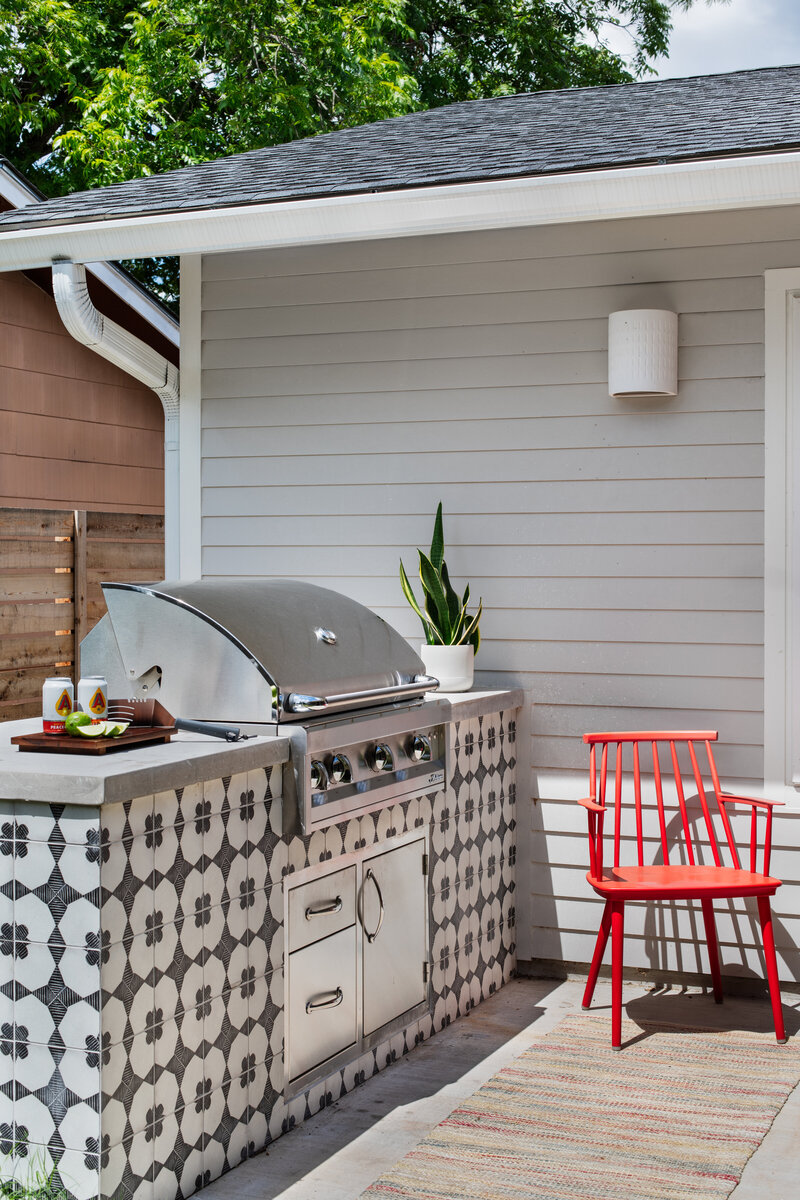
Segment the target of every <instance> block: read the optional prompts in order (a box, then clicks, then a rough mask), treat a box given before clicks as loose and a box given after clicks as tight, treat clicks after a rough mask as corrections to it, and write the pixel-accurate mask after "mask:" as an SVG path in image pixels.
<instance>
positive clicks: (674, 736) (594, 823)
mask: <svg viewBox="0 0 800 1200" xmlns="http://www.w3.org/2000/svg"><path fill="white" fill-rule="evenodd" d="M583 740H584V741H585V742H587V743H588V744H589V791H590V798H591V799H592V800H593V801H594V802H595V803H596V804H599V805H600V807H601V809H602V810H603V812H600V813H590V865H591V871H592V874H593V875H594V876H595V877H598V878H599V877H601V876H602V873H603V818H604V815H605V812H606V811H607V809H608V807H610V806H609V805H608V804H607V799H608V793H609V783H610V781H609V778H608V776H609V769H610V768H609V748H610V747H614V752H613V763H614V765H613V772H614V803H613V809H614V813H613V820H614V826H613V830H614V832H613V846H614V867H616V868H618V867H619V866H620V864H621V855H622V852H623V845H624V844H625V843H624V842H623V838H624V836H625V830H624V828H623V825H624V823H625V821H624V818H625V813H626V809H627V808H629V807H630V806H629V805H626V803H625V801H626V799H627V797H628V795H629V791H630V788H629V785H628V784H627V783H626V780H625V776H626V773H627V774H628V775H629V776H630V779H631V780H632V784H633V806H632V807H633V817H634V820H635V828H636V856H637V861H638V865H639V866H640V867H641V866H645V865H646V864H645V859H644V851H645V829H644V818H645V812H646V805H645V802H644V800H643V790H642V780H643V775H650V774H652V793H653V795H654V797H655V807H656V810H657V815H658V830H659V838H660V842H661V853H662V856H663V858H662V861H663V862H664V863H665V864H667V863H669V856H670V846H671V845H673V846H674V845H676V844H677V845H680V843H681V839H680V838H679V837H677V838H676V837H673V838H670V836H669V832H668V817H667V811H668V803H669V801H670V799H671V798H672V797H673V796H674V798H675V800H676V801H677V809H678V814H679V818H680V829H681V831H682V834H683V838H682V844H683V846H684V849H685V853H686V858H687V859H688V862H689V864H690V865H694V864H695V863H696V862H697V861H698V859H699V858H700V854H701V851H700V837H699V831H697V830H696V831H695V833H694V834H693V833H692V822H691V820H690V814H689V810H688V807H687V793H688V794H696V796H697V798H698V800H699V805H700V814H701V818H702V828H704V831H705V834H706V837H707V840H708V844H709V846H710V849H711V854H712V857H713V860H714V864H715V866H718V867H719V866H722V865H723V864H722V853H721V848H720V842H719V840H718V837H717V832H716V830H715V827H714V819H715V817H718V818H719V821H720V822H721V824H722V829H723V832H724V841H725V844H727V849H728V851H729V852H730V856H731V859H732V863H733V866H734V867H736V868H737V869H738V868H739V867H740V863H739V855H738V852H737V849H736V843H735V841H734V838H733V830H732V828H731V823H730V818H729V816H728V813H727V812H726V809H725V804H724V803H722V802H721V796H722V795H723V793H722V788H721V786H720V781H719V774H718V772H717V768H716V764H715V762H714V754H713V751H712V749H711V743H712V742H714V741H716V740H717V733H716V731H715V730H707V729H706V730H665V731H653V732H643V733H634V732H630V733H587V734H584V738H583ZM699 742H702V743H703V745H704V747H705V752H706V757H707V759H708V769H709V774H710V776H711V788H710V789H709V788H708V786H707V785H706V783H705V782H704V780H703V772H702V771H701V769H700V763H699V762H698V757H697V751H696V745H697V743H699ZM628 744H630V745H631V747H632V755H631V756H630V757H631V759H632V761H631V763H630V766H629V767H628V768H627V772H626V766H625V761H624V760H625V759H626V758H628V755H627V754H626V753H624V749H625V748H626V747H627V746H628ZM598 746H599V747H600V764H599V769H598V763H597V747H598ZM659 747H661V752H662V754H663V759H662V757H661V755H660V754H659ZM684 747H685V752H686V753H687V754H688V758H689V771H688V772H687V771H685V768H684V771H682V769H681V763H680V759H679V750H682V748H684ZM651 765H652V772H651V771H650V770H649V769H648V768H650V766H651ZM684 774H685V775H686V778H684ZM648 790H649V788H648ZM709 790H710V791H711V803H710V802H709ZM712 805H713V808H712ZM755 820H756V810H755V809H753V814H752V821H753V829H752V837H751V867H750V869H751V870H753V871H754V870H755V846H756V836H755V834H756V831H755Z"/></svg>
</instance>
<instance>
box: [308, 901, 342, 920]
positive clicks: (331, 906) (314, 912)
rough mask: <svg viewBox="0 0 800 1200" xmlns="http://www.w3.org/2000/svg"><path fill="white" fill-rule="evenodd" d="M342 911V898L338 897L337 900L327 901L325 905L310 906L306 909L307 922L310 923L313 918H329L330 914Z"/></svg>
mask: <svg viewBox="0 0 800 1200" xmlns="http://www.w3.org/2000/svg"><path fill="white" fill-rule="evenodd" d="M341 911H342V897H341V896H337V897H336V899H335V900H326V901H325V902H324V904H310V905H309V906H308V908H307V909H306V920H307V921H310V920H311V918H312V917H327V916H328V914H329V913H337V912H341Z"/></svg>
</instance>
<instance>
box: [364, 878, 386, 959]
mask: <svg viewBox="0 0 800 1200" xmlns="http://www.w3.org/2000/svg"><path fill="white" fill-rule="evenodd" d="M366 878H367V879H371V880H372V882H373V883H374V884H375V891H376V892H377V893H378V904H379V905H380V911H379V913H378V924H377V925H376V926H375V932H374V933H367V941H368V942H369V943H370V945H372V943H373V942H374V941H375V938H376V937H377V936H378V934H379V933H380V931H381V925H382V924H383V911H384V910H383V896H382V895H381V889H380V886H379V884H378V881H377V879H376V878H375V876H374V874H373V872H372V867H370V868H369V870H368V871H367V875H366ZM364 932H365V933H366V930H365V931H364Z"/></svg>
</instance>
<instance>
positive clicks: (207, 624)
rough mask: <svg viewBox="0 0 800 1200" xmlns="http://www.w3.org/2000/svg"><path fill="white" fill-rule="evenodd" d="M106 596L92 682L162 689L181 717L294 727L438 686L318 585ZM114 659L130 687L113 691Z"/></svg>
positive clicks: (88, 664) (121, 590) (391, 640)
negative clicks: (100, 679)
mask: <svg viewBox="0 0 800 1200" xmlns="http://www.w3.org/2000/svg"><path fill="white" fill-rule="evenodd" d="M103 592H104V594H105V598H106V603H107V605H108V616H107V617H104V618H103V620H102V621H101V622H100V623H99V624H98V625H97V626H96V627H95V629H94V630H93V631H92V632H91V633H90V634H89V636H88V637H87V638H86V639H84V642H83V644H82V647H81V655H82V659H81V662H82V670H83V671H87V670H90V669H91V670H93V671H94V670H98V671H100V670H102V671H104V672H105V673H106V675H107V677H108V679H109V686H110V687H111V688H112V690H113V688H114V687H116V686H119V685H120V684H121V683H123V682H124V684H125V686H126V687H127V692H128V694H131V695H133V694H142V693H143V692H144V693H145V694H153V691H154V689H157V694H158V696H159V698H160V699H161V701H162V703H164V704H165V705H166V706H167V708H169V709H170V711H171V712H177V713H179V714H180V715H181V716H189V715H191V716H194V717H198V718H205V719H212V718H213V719H217V720H236V721H274V720H278V719H280V720H292V719H295V720H296V719H298V717H299V715H300V714H303V715H305V714H307V713H308V712H311V711H315V710H324V711H331V710H333V709H341V708H356V707H361V706H366V705H369V704H379V703H386V702H387V701H390V700H392V699H394V698H401V697H414V696H421V695H422V694H423V692H424V691H426V690H429V689H431V688H432V687H435V686H436V681H435V680H431V679H430V678H429V677H428V676H426V675H425V668H424V665H423V663H422V660H421V659H420V658H419V656H418V655H417V654H416V653H415V652H414V651H413V650H412V649H411V647H410V646H409V645H408V643H407V642H406V641H405V639H404V638H402V637H401V636H400V635H399V634H398V633H397V632H396V630H394V629H392V627H391V626H390V625H388V624H387V623H386V622H385V621H384V620H382V619H381V618H380V617H378V616H377V615H376V614H375V613H373V612H372V611H371V610H370V609H368V608H365V607H364V605H362V604H359V603H358V602H357V601H355V600H351V599H350V598H349V597H347V596H343V595H341V594H340V593H339V592H334V591H332V590H331V589H329V588H323V587H318V586H316V585H315V584H310V583H302V582H299V581H297V580H287V579H204V580H198V581H194V582H187V583H184V582H165V583H158V584H133V583H105V584H103ZM104 623H105V628H102V627H103V626H104ZM115 658H116V660H117V663H116V665H117V670H118V672H119V673H121V676H122V679H121V680H120V679H116V678H114V679H113V682H112V676H113V675H114V663H113V662H112V661H111V660H114V659H115ZM120 694H124V693H120Z"/></svg>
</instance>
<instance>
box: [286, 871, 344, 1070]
mask: <svg viewBox="0 0 800 1200" xmlns="http://www.w3.org/2000/svg"><path fill="white" fill-rule="evenodd" d="M342 874H344V872H342ZM358 934H359V930H358V929H357V927H356V926H355V925H351V926H350V928H349V929H343V930H342V931H341V932H340V933H334V934H333V935H332V936H331V937H328V938H324V939H323V940H322V941H318V942H314V943H313V944H312V945H310V946H306V947H305V949H304V950H297V951H295V953H294V954H290V955H289V959H288V972H289V974H288V981H287V982H288V996H287V1013H286V1018H287V1019H286V1029H287V1048H286V1071H287V1076H288V1078H289V1079H290V1080H291V1079H296V1078H297V1077H298V1075H303V1074H304V1073H305V1072H306V1071H310V1070H311V1068H312V1067H315V1066H316V1065H317V1064H318V1063H321V1062H325V1061H326V1059H329V1058H332V1057H333V1055H334V1054H338V1053H339V1051H340V1050H345V1049H346V1048H347V1047H348V1046H351V1045H353V1043H354V1042H355V1041H356V1039H357V1037H358V1029H357V1024H356V989H357V982H356V938H357V936H358Z"/></svg>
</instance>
